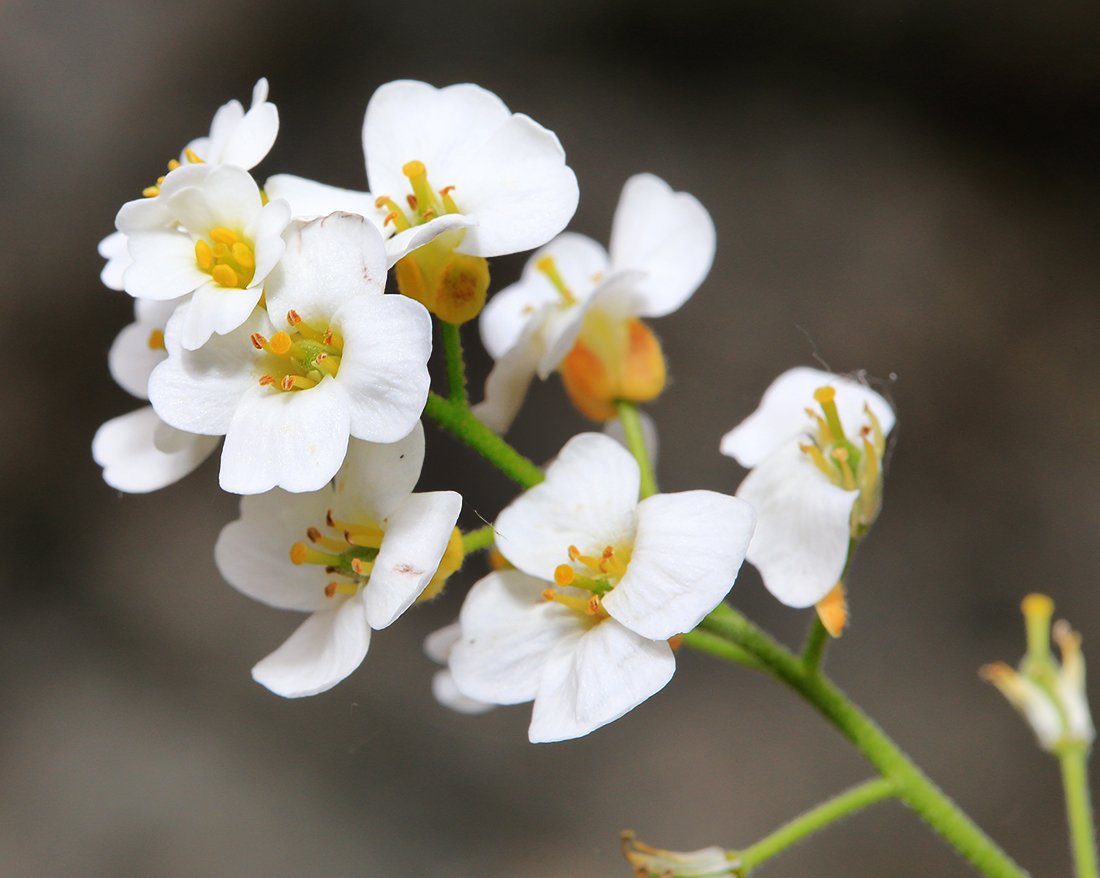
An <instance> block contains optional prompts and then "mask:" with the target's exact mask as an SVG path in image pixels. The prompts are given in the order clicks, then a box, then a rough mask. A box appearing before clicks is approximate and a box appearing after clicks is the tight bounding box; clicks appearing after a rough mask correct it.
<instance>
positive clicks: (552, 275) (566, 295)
mask: <svg viewBox="0 0 1100 878" xmlns="http://www.w3.org/2000/svg"><path fill="white" fill-rule="evenodd" d="M535 268H537V269H538V270H539V271H541V272H542V273H543V274H545V275H546V277H547V279H548V280H549V281H550V283H552V284H553V285H554V288H555V289H556V290H557V291H558V293H559V294H561V297H562V298H563V299H564V300H565V301H566V303H567V304H569V305H573V304H575V303H576V301H577V297H576V296H574V295H573V293H572V291H571V290H570V289H569V288H568V287H566V285H565V281H564V280H563V279H562V276H561V273H560V272H559V271H558V266H557V263H555V262H554V257H553V256H543V257H542V259H540V260H539V261H538V262H536V263H535Z"/></svg>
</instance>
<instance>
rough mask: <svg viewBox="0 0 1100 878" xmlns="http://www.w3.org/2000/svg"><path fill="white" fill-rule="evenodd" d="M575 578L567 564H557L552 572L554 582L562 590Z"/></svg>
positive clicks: (575, 573)
mask: <svg viewBox="0 0 1100 878" xmlns="http://www.w3.org/2000/svg"><path fill="white" fill-rule="evenodd" d="M576 578H577V572H576V571H575V570H574V569H573V568H572V567H570V566H569V565H568V564H559V565H558V567H557V568H556V569H555V570H554V582H556V583H557V584H558V585H560V586H562V587H563V588H564V587H565V586H567V585H569V584H570V583H572V582H573V580H574V579H576Z"/></svg>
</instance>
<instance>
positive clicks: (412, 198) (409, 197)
mask: <svg viewBox="0 0 1100 878" xmlns="http://www.w3.org/2000/svg"><path fill="white" fill-rule="evenodd" d="M405 200H406V201H407V202H409V210H412V211H415V210H416V196H415V195H406V196H405Z"/></svg>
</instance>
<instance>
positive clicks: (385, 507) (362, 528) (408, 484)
mask: <svg viewBox="0 0 1100 878" xmlns="http://www.w3.org/2000/svg"><path fill="white" fill-rule="evenodd" d="M423 459H424V432H423V428H421V427H420V425H419V424H417V426H416V427H415V429H413V431H412V432H411V433H410V434H409V435H408V436H406V437H405V438H404V439H402V440H400V441H399V442H396V443H393V444H389V445H378V444H374V443H369V442H359V441H357V440H353V441H352V443H351V445H350V447H349V448H348V454H347V459H346V460H345V462H344V465H343V467H342V468H341V470H340V472H339V474H338V475H337V477H336V479H335V484H334V485H327V486H325V487H324V488H322V489H321V490H320V491H315V492H312V493H306V494H287V493H285V492H283V491H280V490H278V489H276V490H274V491H271V492H269V493H266V494H260V495H256V496H249V497H242V498H241V517H240V518H239V519H238V520H237V521H235V522H232V523H231V524H228V525H226V527H225V528H224V529H223V530H222V532H221V535H220V536H219V538H218V542H217V545H216V546H215V548H214V558H215V560H216V562H217V565H218V570H220V571H221V574H222V576H224V577H225V578H226V580H227V581H228V582H229V583H230V584H231V585H232V586H233V587H234V588H236V589H238V590H239V591H241V592H244V593H245V594H246V595H248V596H249V597H252V598H255V599H256V600H258V601H262V602H263V603H265V604H268V605H270V606H273V607H279V608H282V609H288V610H298V611H301V612H307V613H311V614H312V615H311V616H310V617H309V618H308V619H307V620H306V621H305V622H303V623H302V625H301V626H300V627H299V628H298V629H297V630H296V631H295V632H294V633H293V634H292V635H291V636H290V638H289V639H288V640H287V641H286V642H285V643H284V644H283V645H282V646H281V647H279V648H278V649H277V650H275V652H273V653H272V654H271V655H269V656H268V657H267V658H265V659H263V660H262V661H261V662H260V663H259V664H257V665H256V667H255V668H253V669H252V676H253V678H254V679H255V680H256V681H257V682H259V683H261V684H263V685H264V686H266V687H267V688H268V689H270V690H271V691H272V692H274V693H276V694H277V695H282V696H285V697H287V698H297V697H300V696H305V695H315V694H317V693H319V692H324V691H325V690H326V689H330V688H332V687H333V686H335V685H336V684H337V683H339V682H340V681H341V680H343V679H344V678H345V677H347V676H348V674H350V673H351V672H352V671H354V670H355V669H356V668H357V667H358V666H359V665H360V663H361V662H362V661H363V658H364V657H365V656H366V654H367V647H368V646H369V645H370V636H371V630H372V629H373V630H379V629H382V628H386V627H387V626H389V625H391V624H392V623H393V622H394V621H395V620H396V619H397V618H398V617H399V616H400V615H401V614H402V613H404V612H405V610H407V609H408V608H409V607H410V606H412V604H413V603H414V602H415V601H416V600H417V598H418V597H420V595H422V594H423V593H424V591H425V589H427V588H428V587H429V584H430V583H431V582H432V580H433V578H434V577H435V576H436V574H437V569H438V568H439V566H440V559H441V558H442V557H443V555H444V552H445V551H446V549H447V547H448V545H449V543H450V541H451V539H452V536H453V534H454V531H455V522H456V520H457V519H458V513H459V510H460V508H461V505H462V498H461V497H459V495H458V494H456V493H454V492H453V491H439V492H433V493H424V494H414V493H412V489H413V487H415V485H416V481H417V479H418V478H419V475H420V467H421V464H422V463H423Z"/></svg>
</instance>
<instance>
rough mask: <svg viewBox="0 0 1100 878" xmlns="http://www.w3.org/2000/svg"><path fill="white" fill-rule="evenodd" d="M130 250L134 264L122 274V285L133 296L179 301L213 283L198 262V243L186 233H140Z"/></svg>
mask: <svg viewBox="0 0 1100 878" xmlns="http://www.w3.org/2000/svg"><path fill="white" fill-rule="evenodd" d="M129 248H130V255H131V256H132V257H133V260H134V261H133V262H132V263H130V265H129V266H128V267H127V268H126V270H125V271H124V272H123V273H122V284H123V288H124V289H125V290H126V292H128V293H129V294H130V295H131V296H136V297H139V298H145V299H160V300H165V299H178V298H179V297H180V296H185V295H187V294H188V293H189V292H191V291H192V290H194V289H196V288H197V287H199V286H201V285H202V284H204V283H207V282H208V281H209V280H210V275H208V274H206V273H204V272H203V271H202V269H200V268H199V264H198V261H197V260H196V259H195V244H194V242H193V241H192V240H191V238H190V237H188V236H187V235H185V234H184V233H183V232H177V231H168V230H158V231H151V232H136V233H135V234H133V235H131V236H130V239H129Z"/></svg>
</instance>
